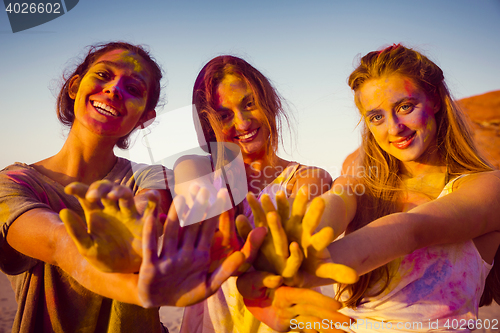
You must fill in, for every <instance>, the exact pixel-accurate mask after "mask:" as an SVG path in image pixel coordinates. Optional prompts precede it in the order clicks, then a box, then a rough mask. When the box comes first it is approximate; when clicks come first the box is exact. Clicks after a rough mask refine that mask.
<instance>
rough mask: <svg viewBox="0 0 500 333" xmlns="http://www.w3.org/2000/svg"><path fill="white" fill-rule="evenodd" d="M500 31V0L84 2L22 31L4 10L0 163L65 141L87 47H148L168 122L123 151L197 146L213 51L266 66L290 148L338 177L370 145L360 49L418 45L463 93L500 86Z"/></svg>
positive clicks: (0, 16)
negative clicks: (67, 107)
mask: <svg viewBox="0 0 500 333" xmlns="http://www.w3.org/2000/svg"><path fill="white" fill-rule="evenodd" d="M499 36H500V0H453V1H445V0H419V1H414V0H413V1H408V0H387V1H373V0H366V1H364V0H358V1H336V0H329V1H326V0H325V1H296V0H287V1H284V0H265V1H261V0H254V1H234V0H233V1H221V0H213V1H198V0H196V1H190V0H187V1H182V2H181V1H169V0H164V1H159V0H143V1H131V0H120V1H114V0H101V1H99V2H97V1H88V0H87V1H84V0H82V1H80V2H79V3H78V4H77V5H76V7H74V8H73V9H72V10H71V11H69V12H67V13H66V14H64V15H62V16H60V17H59V18H57V19H55V20H53V21H50V22H47V23H45V24H43V25H40V26H37V27H34V28H31V29H29V30H25V31H22V32H18V33H13V32H12V30H11V28H10V25H9V21H8V17H7V13H6V12H5V11H2V12H1V13H0V129H1V130H0V142H2V143H3V145H2V148H1V150H0V168H3V167H5V166H8V165H10V164H12V163H14V162H16V161H18V162H24V163H27V164H30V163H34V162H37V161H39V160H42V159H45V158H47V157H50V156H52V155H54V154H56V153H57V152H58V151H59V150H60V149H61V147H62V145H63V143H64V140H65V135H66V133H67V131H65V130H64V129H63V127H62V125H61V124H60V123H59V122H58V120H57V117H56V112H55V104H56V96H57V94H58V92H59V88H60V84H61V82H62V75H63V73H64V71H65V70H68V69H71V68H72V65H75V64H78V60H79V59H81V56H82V55H83V52H84V50H85V47H86V46H87V45H91V44H95V43H100V42H109V41H115V40H122V41H127V42H130V43H134V44H142V45H146V46H147V47H148V48H149V50H150V51H151V53H152V55H153V56H154V57H155V58H156V59H157V60H158V62H159V63H160V64H161V66H162V68H163V69H164V71H165V80H164V81H163V86H164V89H163V97H164V106H163V107H162V108H158V109H157V112H158V114H159V115H158V117H157V121H156V122H155V123H154V124H153V125H152V127H151V128H150V129H149V130H148V132H147V136H146V137H145V136H144V133H137V135H136V139H135V145H134V146H133V147H132V149H131V150H130V151H122V150H118V149H117V151H116V152H117V154H118V155H120V156H124V157H129V158H131V159H132V160H135V161H137V162H148V161H149V155H147V150H146V148H145V145H147V143H148V142H149V145H150V147H151V149H152V151H153V155H154V157H155V160H160V159H163V158H166V157H168V156H171V155H174V154H177V153H181V152H183V151H188V150H190V149H192V148H195V147H196V146H197V141H196V135H195V132H194V129H193V125H192V118H191V94H192V87H193V83H194V80H195V78H196V76H197V74H198V72H199V70H200V69H201V68H202V67H203V65H204V64H205V63H206V62H208V61H209V60H210V59H212V58H213V57H215V56H217V55H221V54H231V55H236V56H239V57H242V58H244V59H245V60H247V61H248V62H250V63H251V64H252V65H254V67H256V68H257V69H259V70H260V71H261V72H262V73H263V74H264V75H266V76H267V77H268V78H269V79H270V80H271V81H272V82H273V84H274V86H275V87H276V89H277V90H278V91H279V93H280V94H281V95H282V96H283V97H284V99H285V100H286V102H287V105H288V108H287V111H288V112H289V113H290V114H291V115H292V117H293V121H292V125H293V126H292V128H291V130H290V131H289V130H288V128H285V129H284V133H285V134H284V138H285V144H284V147H281V148H280V152H279V155H280V156H281V157H283V158H285V159H289V160H294V161H298V162H300V163H302V164H307V165H315V166H319V167H323V168H324V169H326V170H327V171H329V172H330V173H331V174H332V176H334V177H335V176H337V175H338V174H339V172H340V167H341V165H342V162H343V160H344V159H345V157H346V156H347V155H348V154H349V153H351V152H352V151H354V150H355V149H356V148H357V146H358V145H359V143H360V134H359V126H357V124H358V122H359V115H358V113H357V110H356V108H355V105H354V101H353V94H352V92H351V91H350V89H349V87H348V86H347V83H346V82H347V77H348V76H349V74H350V73H351V72H352V71H353V69H354V68H355V66H356V61H357V60H359V58H360V56H362V55H364V54H366V53H368V52H370V51H373V50H377V49H380V48H382V47H384V46H388V45H391V44H393V43H403V44H404V45H406V46H409V47H412V48H415V49H417V50H419V51H421V52H423V53H424V54H425V55H427V56H428V57H429V58H431V59H432V60H433V61H434V62H436V63H437V64H438V65H439V66H440V67H441V68H442V69H443V71H444V73H445V78H446V81H447V83H448V86H449V87H450V90H451V91H452V93H453V95H454V96H455V98H457V99H459V98H463V97H468V96H473V95H478V94H482V93H485V92H489V91H493V90H499V89H500V79H499V76H500V62H499V61H498V59H499V55H500V37H499ZM148 138H149V140H148ZM153 146H154V147H153Z"/></svg>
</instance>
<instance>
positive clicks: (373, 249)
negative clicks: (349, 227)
mask: <svg viewBox="0 0 500 333" xmlns="http://www.w3.org/2000/svg"><path fill="white" fill-rule="evenodd" d="M411 218H412V216H410V214H405V213H397V214H391V215H388V216H385V217H383V218H382V219H379V220H377V221H375V222H373V223H371V224H369V225H367V226H365V227H363V228H361V229H359V230H356V231H355V232H353V233H351V234H349V235H346V236H345V237H343V238H341V239H339V240H337V241H335V242H333V243H331V244H330V245H329V246H328V250H329V252H330V255H331V257H332V261H333V262H335V263H337V264H344V265H346V266H349V267H351V268H353V269H354V270H356V272H357V273H358V274H359V275H363V274H366V273H368V272H370V271H372V270H374V269H375V268H377V267H380V266H382V265H385V264H386V263H388V262H390V261H392V260H394V259H396V258H399V257H401V256H404V255H406V254H409V253H411V252H412V251H414V250H415V249H416V248H419V247H424V246H426V244H425V243H424V240H422V241H421V242H420V243H419V242H418V240H417V239H416V238H415V237H412V234H413V232H412V222H411V221H410V220H411Z"/></svg>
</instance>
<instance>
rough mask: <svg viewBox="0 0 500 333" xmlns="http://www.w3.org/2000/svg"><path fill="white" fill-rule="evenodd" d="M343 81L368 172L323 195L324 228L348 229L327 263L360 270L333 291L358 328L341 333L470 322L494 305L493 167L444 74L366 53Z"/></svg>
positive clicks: (394, 56) (397, 50)
mask: <svg viewBox="0 0 500 333" xmlns="http://www.w3.org/2000/svg"><path fill="white" fill-rule="evenodd" d="M349 86H350V87H351V88H352V89H353V91H354V94H355V102H356V106H357V107H358V109H359V111H360V113H361V116H362V119H363V124H364V126H363V129H362V135H363V143H362V148H361V156H360V160H359V161H360V162H359V163H360V164H359V167H360V168H361V169H359V170H364V171H365V172H364V173H362V174H361V175H359V177H357V178H355V177H341V178H339V179H337V180H336V181H335V182H334V184H333V185H332V190H331V191H330V192H328V193H327V194H325V195H323V196H322V198H323V200H324V201H325V212H324V214H323V217H322V223H328V224H329V225H330V226H332V227H333V228H334V229H335V231H336V233H337V234H340V233H342V232H343V231H344V230H345V231H346V236H345V237H343V238H341V239H339V240H337V241H335V242H333V243H332V244H330V245H329V246H328V250H329V252H330V255H331V259H332V260H333V261H335V262H337V263H342V264H345V265H347V266H350V267H352V268H354V269H355V270H356V271H357V272H358V273H359V274H360V275H362V276H361V277H360V280H359V281H358V282H357V283H355V284H352V285H343V286H341V287H340V288H339V289H338V291H337V297H338V300H340V301H341V302H342V303H343V304H344V306H345V308H343V309H342V310H340V312H341V313H342V314H344V315H348V316H350V317H353V318H355V319H357V320H358V323H362V325H360V324H358V325H355V324H353V325H351V326H350V328H349V329H348V330H352V331H355V332H378V331H380V332H391V331H394V332H399V331H404V329H405V327H406V329H407V328H408V327H407V326H405V325H412V323H415V325H413V326H412V329H413V330H414V331H428V330H431V329H438V328H439V329H443V330H450V331H453V330H461V329H462V330H469V329H470V328H473V327H476V326H475V325H478V324H481V323H480V322H479V321H478V322H476V319H477V310H478V306H481V305H487V304H491V302H492V300H493V299H494V300H495V301H497V303H498V301H500V292H499V291H500V288H499V286H500V280H499V276H500V275H499V272H500V271H499V266H500V265H499V264H498V262H499V261H500V257H499V255H498V252H497V249H498V247H499V244H500V222H499V221H500V212H499V211H498V205H499V204H500V173H499V171H495V170H493V168H492V167H491V166H490V165H489V163H488V162H487V161H486V160H485V159H484V158H482V157H481V155H480V154H479V152H478V151H477V149H476V147H475V146H474V142H473V140H472V135H471V132H470V129H469V128H468V125H467V121H466V119H465V117H464V115H463V114H462V112H461V111H460V109H459V108H458V107H457V105H456V104H455V103H454V102H453V100H452V98H451V96H450V93H449V91H448V88H447V86H446V84H445V82H444V75H443V72H442V70H441V69H440V68H439V67H438V66H437V65H436V64H434V63H433V62H432V61H430V60H429V59H428V58H427V57H425V56H423V55H422V54H420V53H419V52H417V51H415V50H412V49H410V48H407V47H404V46H402V45H393V46H390V47H387V48H385V49H382V50H380V51H374V52H370V53H368V54H367V55H365V56H364V57H363V58H361V61H360V65H359V66H358V67H357V68H356V69H355V70H354V72H353V73H352V74H351V75H350V77H349ZM370 170H371V172H369V171H370ZM356 189H357V190H356ZM495 259H496V260H495ZM307 260H315V258H307V259H306V261H307ZM313 280H314V279H313ZM247 283H248V282H247ZM315 283H316V284H317V283H320V282H319V281H316V282H312V281H311V280H310V281H309V282H308V283H306V284H307V285H311V284H315ZM323 283H324V282H323ZM247 296H248V295H247ZM250 298H251V297H250ZM304 302H305V301H304ZM273 304H274V305H276V306H278V304H280V303H279V302H275V303H273ZM281 310H283V309H281ZM280 313H283V311H281V312H280ZM282 319H283V318H282ZM288 320H290V318H288ZM280 323H281V326H280V325H276V326H275V327H277V328H278V327H279V328H281V329H283V327H286V326H283V325H285V324H284V323H286V320H282V321H281V322H280ZM288 324H289V322H288ZM491 324H492V325H493V322H491ZM496 327H498V322H497V323H496Z"/></svg>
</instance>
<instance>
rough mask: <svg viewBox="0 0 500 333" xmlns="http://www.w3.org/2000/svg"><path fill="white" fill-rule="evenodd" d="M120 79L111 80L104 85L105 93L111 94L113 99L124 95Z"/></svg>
mask: <svg viewBox="0 0 500 333" xmlns="http://www.w3.org/2000/svg"><path fill="white" fill-rule="evenodd" d="M122 91H123V90H122V87H121V82H120V80H118V79H117V80H113V81H109V82H108V84H107V85H106V86H105V87H104V93H106V94H108V95H110V96H111V97H112V98H113V99H121V98H122V97H123V94H122Z"/></svg>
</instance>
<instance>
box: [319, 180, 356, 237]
mask: <svg viewBox="0 0 500 333" xmlns="http://www.w3.org/2000/svg"><path fill="white" fill-rule="evenodd" d="M357 185H358V183H357V181H356V179H355V178H354V177H349V176H341V177H339V178H337V179H335V181H334V182H333V184H332V188H331V190H330V191H328V192H326V193H324V194H323V195H322V196H321V198H322V199H323V200H324V201H325V211H324V212H323V215H322V217H321V221H320V223H319V226H318V229H317V230H320V229H322V228H324V227H331V228H332V229H333V231H334V235H335V238H337V237H338V236H339V235H340V234H342V233H343V232H344V231H345V230H346V228H347V226H348V225H349V223H351V221H352V219H353V218H354V215H356V209H357V199H356V194H355V193H356V192H355V191H354V189H355V188H356V186H357Z"/></svg>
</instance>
